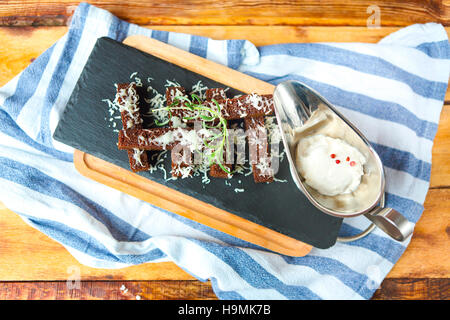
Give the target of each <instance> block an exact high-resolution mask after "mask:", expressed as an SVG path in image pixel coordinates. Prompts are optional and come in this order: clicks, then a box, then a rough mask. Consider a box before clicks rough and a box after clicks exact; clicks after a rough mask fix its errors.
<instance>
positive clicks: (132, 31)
mask: <svg viewBox="0 0 450 320" xmlns="http://www.w3.org/2000/svg"><path fill="white" fill-rule="evenodd" d="M152 33H153V30H152V29H148V28H142V27H139V26H138V25H136V24H130V26H129V28H128V35H129V36H130V35H137V34H141V35H144V36H146V37H149V38H151V37H152Z"/></svg>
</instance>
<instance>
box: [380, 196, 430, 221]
mask: <svg viewBox="0 0 450 320" xmlns="http://www.w3.org/2000/svg"><path fill="white" fill-rule="evenodd" d="M386 207H389V208H392V209H395V210H397V211H398V212H401V213H402V214H403V215H404V216H405V218H406V219H408V220H409V221H411V222H414V223H416V222H417V221H418V220H419V218H420V215H421V214H422V212H423V210H424V207H423V205H422V204H420V203H417V202H416V201H413V200H410V199H406V198H403V197H400V196H397V195H395V194H392V193H389V192H386Z"/></svg>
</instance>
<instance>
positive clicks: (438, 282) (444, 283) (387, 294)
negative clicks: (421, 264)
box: [372, 278, 450, 300]
mask: <svg viewBox="0 0 450 320" xmlns="http://www.w3.org/2000/svg"><path fill="white" fill-rule="evenodd" d="M372 299H373V300H449V299H450V279H439V278H438V279H404V278H401V279H386V280H384V281H383V283H382V285H381V287H380V289H378V290H377V291H376V292H375V294H374V295H373V297H372Z"/></svg>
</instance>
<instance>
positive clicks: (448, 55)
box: [415, 40, 450, 59]
mask: <svg viewBox="0 0 450 320" xmlns="http://www.w3.org/2000/svg"><path fill="white" fill-rule="evenodd" d="M415 48H416V49H418V50H420V51H422V52H423V53H425V54H426V55H428V56H430V57H432V58H436V59H450V45H449V42H448V40H442V41H438V42H425V43H422V44H420V45H418V46H417V47H415Z"/></svg>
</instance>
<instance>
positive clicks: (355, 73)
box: [0, 3, 450, 299]
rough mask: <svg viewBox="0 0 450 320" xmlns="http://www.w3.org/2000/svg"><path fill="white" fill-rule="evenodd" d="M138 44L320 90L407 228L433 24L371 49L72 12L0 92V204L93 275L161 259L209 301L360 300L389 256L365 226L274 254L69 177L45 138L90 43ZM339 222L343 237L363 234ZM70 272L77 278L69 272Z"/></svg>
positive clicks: (434, 68) (90, 10)
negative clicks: (344, 120)
mask: <svg viewBox="0 0 450 320" xmlns="http://www.w3.org/2000/svg"><path fill="white" fill-rule="evenodd" d="M132 34H143V35H147V36H149V37H153V38H156V39H158V40H161V41H163V42H166V43H169V44H171V45H174V46H176V47H179V48H181V49H184V50H187V51H190V52H192V53H194V54H197V55H200V56H202V57H205V58H207V59H211V60H214V61H216V62H219V63H222V64H224V65H227V66H229V67H231V68H235V69H239V70H241V71H243V72H246V73H248V74H250V75H252V76H255V77H257V78H260V79H263V80H265V81H268V82H270V83H273V84H277V83H279V82H281V81H283V80H287V79H297V80H300V81H302V82H304V83H306V84H307V85H309V86H311V87H312V88H314V89H316V90H318V91H319V92H320V93H321V94H323V95H324V96H325V97H326V98H327V99H328V100H329V101H330V102H331V103H333V104H335V105H336V106H337V107H338V108H339V111H341V112H342V113H343V114H344V115H345V116H346V117H348V118H349V119H350V120H351V121H353V122H354V123H355V124H356V125H357V126H358V127H359V128H360V129H361V130H362V131H363V133H364V134H365V135H366V136H367V137H368V139H369V140H370V141H371V142H372V143H373V145H374V147H375V148H376V150H377V151H378V152H379V154H380V156H381V158H382V161H383V163H384V164H385V166H386V176H387V187H386V190H387V205H388V206H390V207H392V208H394V209H396V210H398V211H400V212H401V213H402V214H404V215H405V216H406V217H407V218H408V219H409V220H410V221H412V222H414V223H415V222H416V221H417V220H418V219H419V218H420V215H421V213H422V211H423V203H424V200H425V196H426V194H427V190H428V185H429V179H430V168H431V148H432V144H433V139H434V136H435V133H436V129H437V126H438V121H439V115H440V111H441V108H442V104H443V99H444V96H445V92H446V88H447V82H448V78H449V71H450V60H449V59H450V47H449V42H448V39H447V35H446V32H445V30H444V28H443V27H442V26H441V25H439V24H434V23H429V24H424V25H412V26H410V27H407V28H404V29H402V30H400V31H398V32H395V33H394V34H392V35H390V36H388V37H386V38H384V39H383V40H382V41H380V42H379V43H377V44H364V43H309V44H282V45H272V46H265V47H260V48H256V47H255V46H254V45H253V44H251V43H250V42H248V41H245V40H230V41H215V40H211V39H207V38H203V37H198V36H191V35H188V34H179V33H172V32H163V31H152V30H149V29H144V28H141V27H138V26H136V25H133V24H129V23H126V22H124V21H121V20H119V19H117V18H116V17H114V16H113V15H111V14H110V13H108V12H106V11H104V10H101V9H98V8H96V7H94V6H90V5H88V4H84V3H83V4H81V5H80V6H79V7H78V8H77V10H76V12H75V13H74V16H73V18H72V21H71V25H70V29H69V31H68V33H67V34H66V35H65V36H64V37H62V38H61V39H60V40H59V41H58V42H56V43H55V44H54V45H53V46H52V47H51V48H49V49H48V50H47V51H45V52H44V53H43V54H42V55H41V56H40V57H38V58H37V59H36V60H35V61H34V62H33V63H31V64H30V66H29V67H28V68H26V69H25V70H24V71H23V72H22V73H20V74H19V75H18V76H17V77H15V78H14V79H13V80H11V81H10V82H9V83H8V84H6V85H5V86H4V87H3V88H1V89H0V186H1V191H0V201H2V202H3V203H4V204H5V205H6V206H7V207H8V208H10V209H11V210H13V211H14V212H16V213H18V214H19V215H20V216H21V217H22V218H23V219H24V220H25V221H26V222H27V223H28V224H30V225H31V226H33V227H34V228H36V229H38V230H40V231H42V232H43V233H45V234H47V235H48V236H49V237H51V238H53V239H55V240H56V241H58V242H59V243H61V244H62V245H63V246H65V247H66V248H67V250H68V251H69V252H70V253H71V254H72V255H73V256H74V257H75V258H76V259H78V261H80V262H81V263H83V264H85V265H88V266H92V267H98V268H123V267H126V266H130V265H135V264H140V263H146V262H161V261H173V262H175V263H176V264H177V265H178V266H180V267H181V268H182V269H184V270H186V271H187V272H188V273H190V274H191V275H193V276H195V277H196V278H197V279H199V280H201V281H206V280H208V279H210V280H211V282H212V286H213V289H214V292H215V293H216V294H217V296H218V297H219V298H221V299H369V298H370V297H371V296H372V295H373V293H374V291H375V290H376V289H377V287H378V286H379V284H380V283H381V281H382V280H383V278H384V277H385V276H386V274H387V273H388V272H389V270H391V268H392V267H393V265H394V264H395V262H396V261H397V260H398V259H399V257H400V256H401V254H402V253H403V251H404V250H405V248H406V246H407V245H408V243H409V240H407V241H405V242H403V243H399V242H396V241H394V240H392V239H390V238H389V237H387V236H386V235H385V234H384V233H383V232H380V231H379V230H375V231H374V232H373V233H371V234H370V235H369V236H367V237H365V238H363V239H361V240H358V241H355V242H351V243H337V244H336V245H335V246H333V247H332V248H330V249H326V250H321V249H315V248H314V249H313V250H312V251H311V253H310V254H308V255H307V256H306V257H301V258H293V257H288V256H283V255H280V254H276V253H273V252H269V251H267V250H265V249H262V248H260V247H257V246H255V245H252V244H249V243H247V242H245V241H242V240H239V239H236V238H234V237H231V236H229V235H226V234H223V233H221V232H218V231H216V230H213V229H211V228H208V227H206V226H203V225H201V224H198V223H196V222H194V221H190V220H188V219H185V218H183V217H180V216H178V215H175V214H173V213H170V212H167V211H164V210H162V209H159V208H157V207H154V206H152V205H151V204H148V203H145V202H143V201H140V200H138V199H136V198H133V197H131V196H128V195H126V194H123V193H121V192H119V191H117V190H114V189H111V188H109V187H106V186H104V185H102V184H99V183H97V182H94V181H91V180H89V179H87V178H84V177H83V176H81V175H80V174H79V173H78V172H77V171H76V170H75V168H74V165H73V162H72V158H73V156H72V152H73V150H72V149H71V148H70V147H68V146H65V145H62V144H60V143H58V142H56V141H54V140H53V139H52V133H53V130H54V129H55V128H56V125H57V123H58V120H59V117H60V115H61V113H62V111H63V110H64V107H65V105H66V103H67V101H68V99H69V96H70V94H71V91H72V90H73V88H74V86H75V83H76V81H77V79H78V77H79V75H80V73H81V71H82V69H83V66H84V64H85V62H86V60H87V58H88V56H89V54H90V52H91V49H92V48H93V46H94V44H95V41H96V39H97V38H99V37H102V36H108V37H111V38H113V39H116V40H119V41H122V40H123V39H124V38H125V37H126V36H128V35H132ZM367 224H368V223H367V222H366V221H365V219H364V218H352V219H346V220H344V223H343V226H342V230H341V235H350V234H355V233H357V232H359V231H361V230H363V229H365V228H366V227H367ZM81 276H82V275H81Z"/></svg>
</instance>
